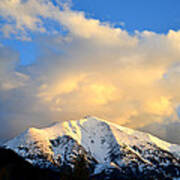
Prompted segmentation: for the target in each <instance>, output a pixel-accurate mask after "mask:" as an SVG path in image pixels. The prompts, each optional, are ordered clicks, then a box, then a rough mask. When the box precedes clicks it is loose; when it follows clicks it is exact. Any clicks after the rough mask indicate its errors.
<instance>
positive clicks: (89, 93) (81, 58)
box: [0, 0, 180, 136]
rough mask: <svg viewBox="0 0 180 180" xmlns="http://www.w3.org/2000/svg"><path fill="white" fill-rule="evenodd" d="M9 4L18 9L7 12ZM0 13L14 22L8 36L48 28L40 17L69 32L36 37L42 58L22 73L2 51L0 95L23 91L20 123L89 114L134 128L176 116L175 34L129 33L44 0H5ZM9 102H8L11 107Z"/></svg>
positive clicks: (178, 86)
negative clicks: (0, 90)
mask: <svg viewBox="0 0 180 180" xmlns="http://www.w3.org/2000/svg"><path fill="white" fill-rule="evenodd" d="M12 5H14V6H13V7H15V8H13V10H11V11H10V7H11V6H12ZM40 7H41V8H40ZM5 10H7V11H6V12H5ZM2 12H5V13H3V17H4V18H8V20H9V21H10V20H11V19H14V20H15V22H16V26H15V27H13V31H12V29H11V28H12V26H11V25H10V26H9V24H8V25H7V24H6V25H5V26H4V33H5V35H7V36H8V35H9V33H16V32H17V34H18V36H21V37H22V35H23V36H24V35H26V33H27V32H26V29H29V30H31V31H39V32H44V31H46V29H45V27H44V25H43V23H44V21H43V20H42V19H41V18H40V17H39V16H41V17H43V18H50V19H52V20H54V21H57V22H58V23H59V24H61V26H63V28H66V30H67V31H68V33H67V34H66V35H63V36H60V35H59V34H57V35H52V36H47V37H42V38H41V39H38V40H36V41H38V45H39V48H40V50H41V56H40V57H39V58H38V60H37V63H36V64H34V65H32V66H30V67H26V68H24V69H23V70H21V72H18V73H17V72H16V70H15V69H16V68H15V67H16V66H17V65H16V64H14V63H7V62H10V61H7V62H6V59H8V57H9V56H7V57H6V55H4V56H2V58H4V59H5V61H4V60H3V61H2V60H1V62H0V63H2V64H1V67H2V68H0V69H1V70H2V72H1V71H0V72H1V76H0V77H2V78H0V87H1V88H3V96H4V93H5V90H6V91H7V92H8V93H9V90H12V91H13V89H14V88H15V89H16V93H17V92H19V93H20V94H23V98H24V101H25V102H26V103H27V104H28V106H22V102H21V103H20V105H21V107H22V109H21V111H20V112H17V113H16V115H15V116H17V117H21V118H20V119H21V120H22V118H24V117H27V119H28V122H26V123H25V124H26V125H24V126H27V125H29V124H30V119H31V116H32V115H34V116H33V118H34V119H38V120H39V121H38V123H39V122H40V121H41V119H42V121H41V122H43V121H44V114H45V115H46V116H47V117H48V118H49V119H51V120H52V121H55V120H59V119H61V120H67V119H71V118H80V117H82V116H83V115H86V114H92V115H96V116H100V117H102V118H105V119H109V120H112V121H114V122H116V123H119V124H126V125H128V126H130V127H134V128H141V127H144V126H148V125H149V124H152V123H160V124H163V123H164V122H166V121H167V119H170V120H168V123H171V122H173V123H174V122H176V121H179V119H178V117H177V115H176V107H177V106H178V105H179V102H180V95H179V91H180V83H179V82H180V81H179V78H180V76H179V68H178V67H179V61H180V53H179V48H180V47H179V31H177V32H176V31H173V30H171V31H169V33H168V34H167V35H164V34H156V33H154V32H149V31H144V32H138V31H137V32H135V35H129V34H128V32H127V31H125V30H122V29H120V28H115V27H113V26H112V25H111V24H109V23H102V22H100V21H99V20H95V19H87V18H86V17H85V14H84V13H83V12H76V11H72V10H70V9H69V8H68V7H65V9H63V10H60V9H59V7H56V6H55V5H53V4H52V3H51V2H50V1H43V0H38V1H35V0H28V1H26V2H24V3H23V2H21V1H18V0H16V1H5V0H2V1H1V2H0V13H1V14H2ZM6 26H7V27H9V29H10V30H9V29H8V28H5V27H6ZM19 31H22V32H21V33H19ZM6 33H7V34H6ZM52 49H56V52H60V53H59V54H58V53H56V52H55V51H53V50H52ZM12 56H13V55H12ZM13 57H14V56H13ZM10 59H11V58H10ZM17 59H18V57H17ZM4 62H6V63H4ZM22 72H24V73H22ZM25 73H26V74H28V75H25ZM14 85H16V86H14ZM7 96H8V97H11V98H12V99H13V97H12V95H9V94H8V95H7ZM12 99H10V98H8V100H7V101H8V103H10V104H13V105H14V103H11V102H12ZM15 102H16V103H17V104H18V102H17V98H16V101H15ZM4 103H7V102H6V101H5V100H4ZM31 107H33V108H32V109H31ZM41 107H42V108H41ZM24 112H25V113H24ZM37 112H40V113H42V116H43V117H41V114H39V113H37ZM0 113H2V112H1V111H0ZM17 117H16V118H15V119H17ZM11 118H12V117H9V121H10V120H11ZM45 119H46V122H47V121H48V120H47V118H45ZM49 121H50V120H49ZM18 122H21V121H18ZM34 122H36V120H34ZM38 123H37V124H38ZM35 124H36V123H35ZM163 133H164V132H163ZM168 133H169V132H168ZM164 136H166V135H164Z"/></svg>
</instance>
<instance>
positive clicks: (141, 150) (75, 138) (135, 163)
mask: <svg viewBox="0 0 180 180" xmlns="http://www.w3.org/2000/svg"><path fill="white" fill-rule="evenodd" d="M4 146H5V147H6V148H7V149H12V150H14V151H15V152H16V153H17V154H19V155H20V156H22V157H24V158H25V159H26V160H27V161H29V162H30V163H32V164H33V165H35V166H38V167H41V168H54V169H58V168H60V167H61V166H64V165H68V166H70V167H72V168H73V167H74V161H75V159H76V158H77V156H78V155H79V154H83V155H84V157H85V160H86V162H87V163H88V167H94V170H92V171H93V172H94V173H95V174H96V173H97V172H99V173H100V172H101V173H102V172H103V171H105V169H108V168H116V169H119V170H120V171H122V170H123V171H132V173H135V172H136V171H137V172H139V173H140V172H141V173H144V172H148V171H153V172H156V171H157V167H158V169H159V171H160V173H162V174H165V175H166V176H168V174H169V171H168V172H166V171H167V170H166V169H167V167H169V166H173V168H174V176H175V177H178V176H180V146H178V145H175V144H170V143H168V142H165V141H163V140H160V139H158V138H156V137H155V136H152V135H150V134H148V133H144V132H139V131H136V130H132V129H130V128H126V127H122V126H119V125H116V124H114V123H111V122H108V121H106V120H102V119H99V118H97V117H92V116H87V117H85V118H83V119H80V120H72V121H67V122H62V123H55V124H54V125H53V126H51V127H47V128H44V129H36V128H29V129H27V130H26V131H24V132H23V133H22V134H20V135H19V136H17V137H15V138H14V139H12V140H10V141H8V142H7V143H6V144H5V145H4ZM101 165H102V166H101ZM100 166H101V167H100ZM105 167H108V168H105ZM98 168H99V169H98ZM103 168H104V169H103ZM124 168H125V170H124ZM100 169H101V171H100ZM157 173H158V172H157Z"/></svg>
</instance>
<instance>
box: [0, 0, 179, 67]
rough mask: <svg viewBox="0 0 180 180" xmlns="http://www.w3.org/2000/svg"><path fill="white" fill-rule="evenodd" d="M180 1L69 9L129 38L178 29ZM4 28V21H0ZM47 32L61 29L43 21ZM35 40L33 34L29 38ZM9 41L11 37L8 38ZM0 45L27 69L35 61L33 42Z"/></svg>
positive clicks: (88, 0)
mask: <svg viewBox="0 0 180 180" xmlns="http://www.w3.org/2000/svg"><path fill="white" fill-rule="evenodd" d="M179 7H180V1H179V0H173V1H171V0H165V1H164V0H158V1H157V0H151V1H144V0H136V1H132V0H111V1H110V0H109V1H108V0H107V1H104V0H97V1H92V0H74V1H72V9H73V10H76V11H83V12H85V15H86V17H87V18H95V19H99V20H101V21H102V22H110V23H112V24H114V25H115V27H120V28H122V29H125V30H126V31H128V32H129V33H130V34H132V33H134V31H136V30H138V31H144V30H148V31H153V32H156V33H165V34H166V33H168V31H169V30H170V29H172V30H176V31H177V30H178V29H180V11H179ZM0 22H1V23H0V25H1V26H2V25H3V24H4V19H2V20H1V21H0ZM46 27H48V29H49V31H51V28H52V27H53V28H54V29H56V30H57V31H59V32H60V31H61V32H62V30H61V27H60V26H59V25H58V24H56V23H54V21H52V20H48V21H47V20H46ZM30 36H31V37H32V38H36V37H37V34H33V33H32V34H31V33H30ZM12 37H13V36H12ZM1 43H3V44H5V45H8V46H10V47H12V48H14V49H16V50H18V52H19V55H20V63H21V64H22V65H28V64H31V63H33V62H34V61H35V60H36V57H37V53H38V52H37V50H36V43H35V42H33V41H27V42H23V41H21V40H17V39H14V38H11V39H9V38H8V39H7V38H3V37H2V36H1Z"/></svg>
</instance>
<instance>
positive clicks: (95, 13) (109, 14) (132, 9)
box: [73, 0, 180, 33]
mask: <svg viewBox="0 0 180 180" xmlns="http://www.w3.org/2000/svg"><path fill="white" fill-rule="evenodd" d="M73 4H74V5H73V9H75V10H80V11H85V12H86V13H87V15H89V16H90V17H94V18H97V19H101V20H103V21H110V22H112V23H118V22H124V24H125V27H124V28H125V29H126V30H127V31H128V32H133V31H135V30H139V31H144V30H149V31H153V32H157V33H167V32H168V31H169V29H173V30H178V29H179V28H180V11H179V7H180V1H178V0H172V1H171V0H158V1H157V0H150V1H144V0H136V1H132V0H111V1H108V0H107V1H104V0H98V1H93V3H92V0H85V1H83V0H76V1H74V2H73Z"/></svg>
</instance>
